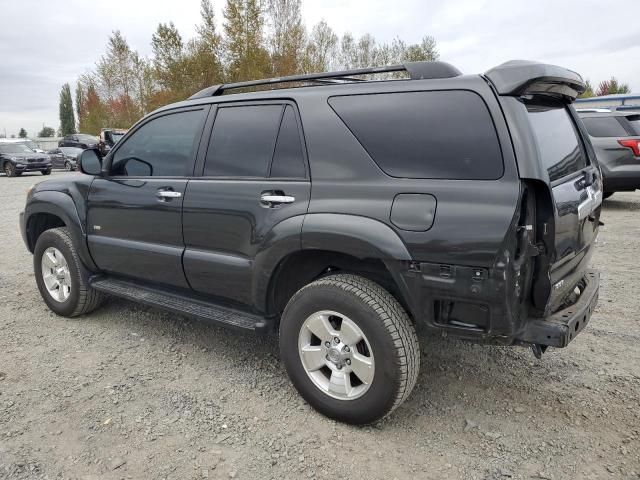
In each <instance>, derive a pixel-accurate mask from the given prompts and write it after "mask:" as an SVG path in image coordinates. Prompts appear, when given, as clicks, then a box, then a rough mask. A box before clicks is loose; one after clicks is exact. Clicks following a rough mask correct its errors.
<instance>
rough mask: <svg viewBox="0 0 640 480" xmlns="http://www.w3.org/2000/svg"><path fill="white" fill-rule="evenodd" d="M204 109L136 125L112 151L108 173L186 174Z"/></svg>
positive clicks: (158, 175)
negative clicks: (113, 151)
mask: <svg viewBox="0 0 640 480" xmlns="http://www.w3.org/2000/svg"><path fill="white" fill-rule="evenodd" d="M203 121H204V110H191V111H186V112H177V113H171V114H168V115H163V116H161V117H156V118H154V119H152V120H150V121H149V122H147V123H145V124H144V125H142V126H141V127H140V128H138V129H137V130H136V131H135V132H133V134H132V135H131V136H129V138H128V139H127V141H126V142H124V143H123V144H122V145H121V146H120V148H118V150H117V151H116V152H115V154H114V156H113V162H112V164H111V174H112V175H116V176H122V175H124V176H153V177H180V176H185V175H187V174H188V172H187V169H188V166H189V165H191V161H192V159H193V157H194V155H195V147H196V139H197V138H199V136H200V133H201V130H202V122H203Z"/></svg>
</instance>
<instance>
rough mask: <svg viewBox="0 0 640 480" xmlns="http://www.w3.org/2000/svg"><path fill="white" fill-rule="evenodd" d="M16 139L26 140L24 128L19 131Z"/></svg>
mask: <svg viewBox="0 0 640 480" xmlns="http://www.w3.org/2000/svg"><path fill="white" fill-rule="evenodd" d="M18 137H19V138H27V131H26V130H25V129H24V128H21V129H20V131H19V132H18Z"/></svg>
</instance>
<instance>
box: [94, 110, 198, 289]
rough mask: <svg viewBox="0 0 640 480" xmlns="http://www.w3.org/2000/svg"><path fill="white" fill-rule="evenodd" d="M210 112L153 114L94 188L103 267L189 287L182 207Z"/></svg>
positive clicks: (97, 257)
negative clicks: (183, 257)
mask: <svg viewBox="0 0 640 480" xmlns="http://www.w3.org/2000/svg"><path fill="white" fill-rule="evenodd" d="M208 109H209V107H208V106H205V107H203V106H200V107H194V108H189V109H181V110H171V111H167V112H162V113H160V114H158V115H156V116H154V117H151V118H150V119H148V120H147V121H145V122H144V123H142V124H140V125H139V126H137V127H136V129H135V130H134V131H133V132H132V133H131V135H129V136H128V137H127V138H126V139H123V141H122V143H121V144H119V145H118V148H117V149H116V150H115V151H114V152H113V154H112V155H111V156H110V157H107V158H110V165H109V172H108V175H105V176H103V177H101V178H96V179H95V180H94V181H93V183H92V184H91V190H90V192H89V202H88V214H87V230H88V234H89V235H88V242H89V249H90V252H91V255H92V257H93V259H94V261H95V263H96V264H97V265H98V267H99V268H100V269H102V270H104V271H106V272H109V273H111V274H115V275H122V276H127V277H133V278H139V279H142V280H147V281H150V282H154V283H162V284H165V285H171V286H176V287H183V288H188V284H187V281H186V279H185V276H184V272H183V269H182V254H183V252H184V241H183V238H182V203H183V200H184V193H185V191H186V188H187V183H188V179H189V177H190V176H191V174H192V173H193V167H194V162H195V155H196V151H197V149H198V145H199V141H200V138H201V134H202V130H203V126H204V121H205V118H206V115H207V111H208Z"/></svg>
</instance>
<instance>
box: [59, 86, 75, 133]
mask: <svg viewBox="0 0 640 480" xmlns="http://www.w3.org/2000/svg"><path fill="white" fill-rule="evenodd" d="M60 130H61V131H62V135H63V136H64V135H69V134H72V133H76V120H75V117H74V115H73V100H72V99H71V87H69V84H68V83H65V84H64V85H63V86H62V90H61V91H60Z"/></svg>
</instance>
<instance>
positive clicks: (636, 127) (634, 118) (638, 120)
mask: <svg viewBox="0 0 640 480" xmlns="http://www.w3.org/2000/svg"><path fill="white" fill-rule="evenodd" d="M627 121H628V122H629V124H630V125H631V131H632V132H633V134H634V135H640V115H630V116H628V117H627Z"/></svg>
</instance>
